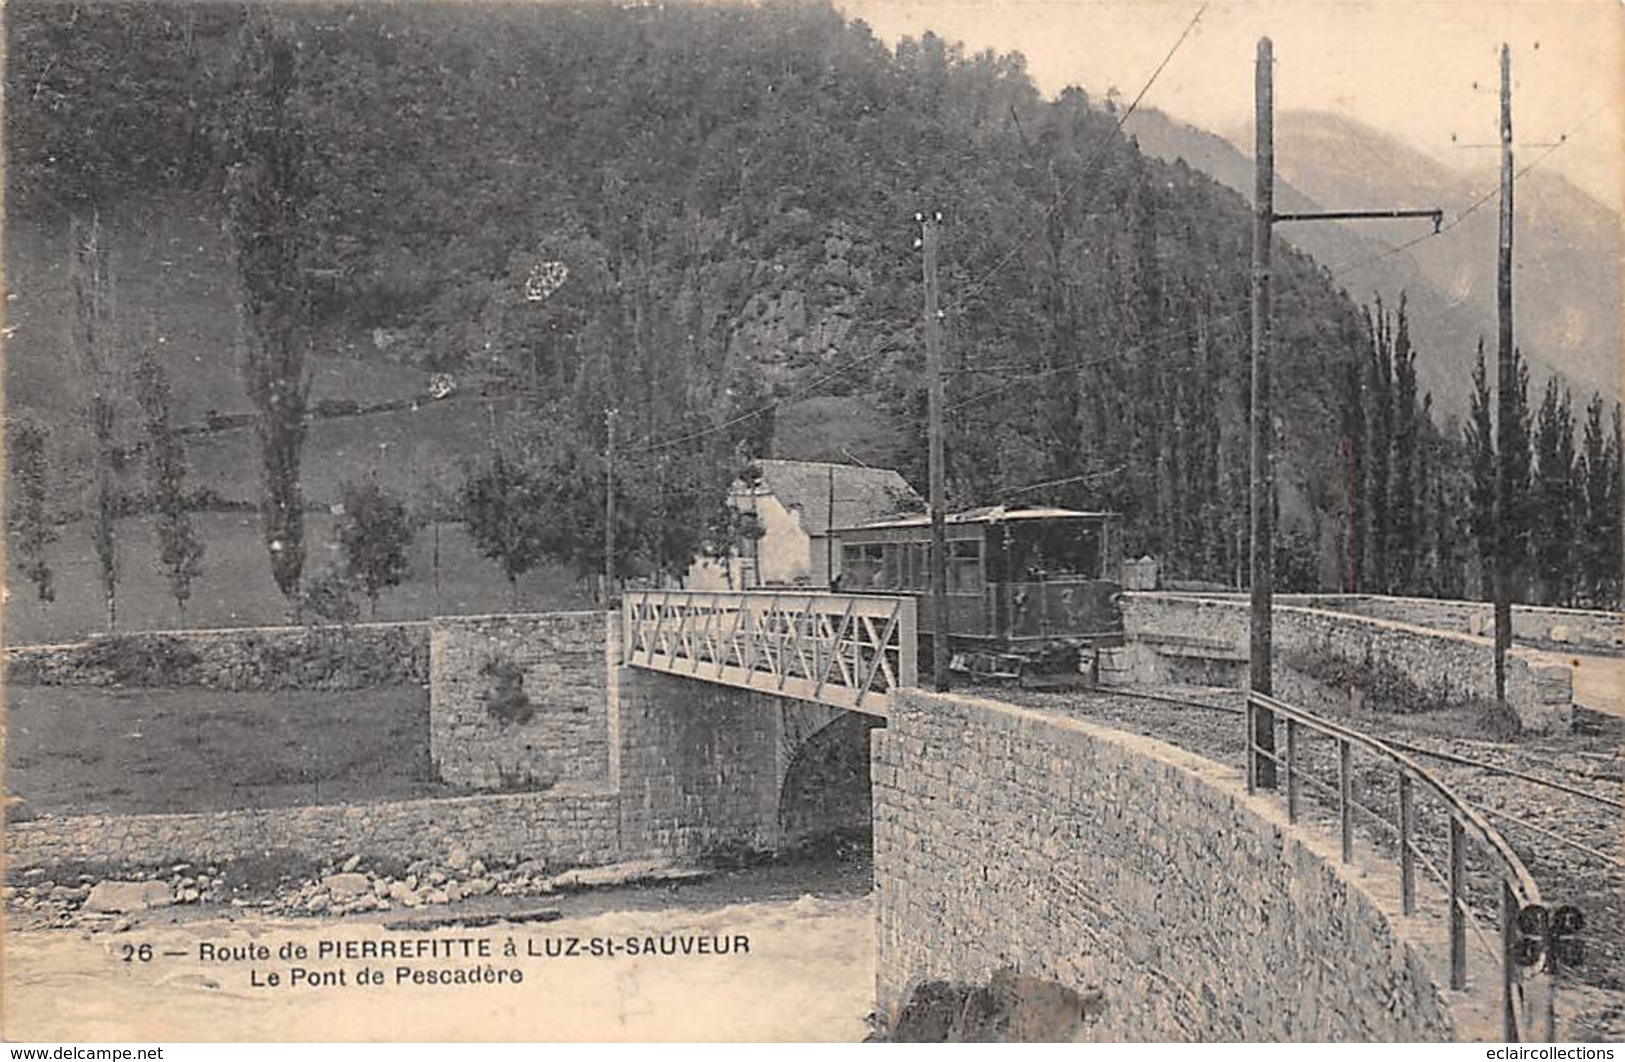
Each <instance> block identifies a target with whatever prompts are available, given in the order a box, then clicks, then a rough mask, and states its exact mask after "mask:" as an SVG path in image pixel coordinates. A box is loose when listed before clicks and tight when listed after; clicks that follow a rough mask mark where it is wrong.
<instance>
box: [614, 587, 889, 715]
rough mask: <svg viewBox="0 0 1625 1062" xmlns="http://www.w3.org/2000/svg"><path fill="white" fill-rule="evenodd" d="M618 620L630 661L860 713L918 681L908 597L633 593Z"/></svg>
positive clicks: (874, 710) (883, 707) (872, 711)
mask: <svg viewBox="0 0 1625 1062" xmlns="http://www.w3.org/2000/svg"><path fill="white" fill-rule="evenodd" d="M621 624H622V639H623V641H622V644H623V646H624V659H625V662H626V663H627V664H628V665H629V666H631V667H636V668H642V669H644V670H647V671H662V672H666V673H667V674H672V675H679V676H682V677H683V678H688V679H694V680H696V681H700V682H709V683H716V684H718V685H723V686H735V687H738V688H740V689H747V690H756V691H758V692H761V693H770V694H774V695H776V696H782V697H793V698H795V699H797V700H803V701H812V702H814V703H817V704H826V705H829V706H830V707H833V708H845V709H847V710H849V711H855V712H864V713H866V714H868V715H880V716H884V715H886V714H887V713H888V712H889V711H890V709H891V706H892V701H893V698H894V697H895V695H896V692H897V691H898V690H900V689H903V688H906V687H912V686H914V685H916V684H917V682H918V661H917V657H916V654H917V647H916V631H915V605H914V599H913V598H906V597H881V596H878V595H871V594H824V593H806V592H796V591H745V592H734V591H717V592H706V591H692V590H637V591H629V592H627V593H626V594H625V595H623V597H622V599H621Z"/></svg>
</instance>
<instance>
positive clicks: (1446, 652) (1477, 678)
mask: <svg viewBox="0 0 1625 1062" xmlns="http://www.w3.org/2000/svg"><path fill="white" fill-rule="evenodd" d="M1273 617H1274V630H1273V639H1274V651H1275V671H1274V676H1275V692H1276V695H1277V696H1279V697H1281V698H1282V699H1283V700H1286V701H1288V702H1292V703H1296V704H1299V705H1301V706H1302V707H1304V708H1306V709H1309V710H1310V711H1314V710H1315V709H1316V707H1317V705H1321V704H1324V702H1325V701H1326V699H1327V698H1328V697H1337V698H1341V699H1345V700H1346V699H1347V698H1349V697H1351V696H1352V697H1355V698H1362V699H1365V700H1367V701H1369V702H1371V703H1374V704H1376V705H1378V706H1380V707H1382V708H1383V709H1384V710H1388V711H1398V712H1415V711H1427V710H1430V709H1440V708H1460V707H1477V708H1487V707H1488V706H1490V705H1493V704H1494V703H1495V674H1494V666H1493V652H1494V647H1493V645H1492V643H1491V641H1490V639H1488V638H1483V637H1475V636H1472V635H1468V634H1457V633H1453V632H1451V631H1447V630H1438V629H1434V628H1429V627H1420V626H1416V625H1414V624H1410V623H1401V622H1396V621H1392V620H1385V619H1377V618H1373V617H1370V616H1361V615H1356V614H1353V613H1351V612H1334V611H1328V610H1324V609H1316V608H1305V607H1301V606H1297V605H1280V604H1278V605H1276V607H1275V609H1274V613H1273ZM1123 624H1124V634H1125V637H1126V640H1127V642H1128V645H1127V646H1126V647H1125V651H1124V653H1123V654H1122V655H1123V656H1124V657H1125V659H1126V661H1127V667H1126V668H1125V671H1124V672H1122V673H1123V674H1126V675H1128V676H1131V677H1132V679H1133V680H1134V681H1138V682H1169V681H1175V682H1190V681H1202V680H1208V681H1212V682H1214V684H1219V685H1231V686H1238V687H1239V686H1241V685H1243V684H1244V682H1245V677H1246V660H1247V649H1248V645H1247V643H1248V632H1249V629H1250V626H1251V614H1250V610H1249V607H1248V603H1247V601H1246V600H1245V599H1243V598H1239V597H1234V596H1231V597H1194V596H1186V595H1179V594H1158V593H1130V594H1125V595H1124V600H1123ZM1572 700H1573V681H1572V672H1571V671H1570V669H1569V667H1568V666H1567V665H1566V664H1564V663H1563V661H1562V660H1561V659H1560V658H1557V657H1554V656H1552V655H1550V654H1547V653H1542V652H1539V651H1537V650H1533V649H1526V648H1521V647H1515V648H1513V650H1512V651H1511V652H1510V653H1508V655H1507V702H1508V705H1509V706H1510V707H1511V709H1512V710H1513V712H1514V713H1515V714H1516V716H1517V720H1518V723H1519V725H1520V726H1522V727H1523V728H1524V729H1525V730H1527V731H1530V732H1546V731H1552V730H1560V729H1566V728H1567V727H1568V726H1569V725H1570V722H1571V719H1572V716H1573V705H1572Z"/></svg>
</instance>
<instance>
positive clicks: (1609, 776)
mask: <svg viewBox="0 0 1625 1062" xmlns="http://www.w3.org/2000/svg"><path fill="white" fill-rule="evenodd" d="M975 692H979V693H982V694H984V695H986V696H989V697H995V698H999V699H1003V700H1008V701H1015V702H1017V703H1023V704H1028V705H1031V706H1034V707H1044V708H1046V709H1049V710H1060V711H1064V712H1066V713H1068V714H1072V715H1076V716H1078V717H1080V718H1087V719H1090V720H1092V721H1095V722H1100V723H1103V724H1105V725H1109V726H1113V727H1116V728H1119V729H1124V730H1128V731H1131V732H1135V733H1140V734H1144V735H1145V736H1148V737H1154V738H1158V739H1160V740H1163V741H1167V742H1168V743H1169V744H1172V745H1176V746H1179V747H1181V748H1184V749H1186V750H1188V751H1190V752H1194V753H1196V754H1198V755H1201V756H1204V757H1207V758H1209V759H1213V760H1218V761H1220V762H1223V763H1228V764H1232V765H1235V766H1237V767H1240V766H1242V765H1243V763H1244V760H1243V751H1244V749H1245V744H1246V743H1245V736H1244V729H1243V727H1244V723H1243V711H1244V708H1243V705H1244V703H1245V700H1244V696H1243V694H1242V693H1241V692H1240V691H1238V690H1223V689H1211V688H1195V687H1184V688H1180V687H1160V688H1146V689H1140V688H1123V689H1112V690H1044V691H1039V690H1020V689H1011V688H1008V687H1003V688H998V687H982V688H980V689H978V690H977V691H975ZM1331 718H1334V719H1336V720H1337V721H1339V722H1342V723H1344V724H1346V725H1349V726H1352V727H1354V728H1356V729H1358V730H1361V731H1362V732H1364V733H1367V734H1370V735H1371V736H1373V737H1376V738H1378V739H1380V740H1382V741H1385V742H1387V743H1389V744H1390V745H1392V746H1394V747H1396V748H1398V749H1399V750H1401V751H1404V752H1406V753H1408V754H1410V755H1412V756H1414V757H1417V758H1419V759H1422V760H1423V762H1424V763H1425V765H1426V766H1427V767H1428V768H1429V770H1431V771H1433V772H1434V773H1435V775H1436V776H1437V777H1438V778H1439V779H1440V780H1441V781H1443V782H1444V783H1445V784H1446V785H1447V786H1449V787H1450V788H1451V789H1453V790H1454V791H1455V792H1456V793H1457V794H1459V795H1460V796H1461V797H1462V798H1463V799H1465V800H1466V801H1467V802H1468V803H1469V804H1471V805H1472V806H1473V807H1474V808H1475V809H1476V810H1478V811H1479V812H1481V813H1482V814H1483V815H1484V816H1485V818H1487V819H1488V820H1489V821H1490V822H1491V824H1492V825H1494V826H1495V827H1496V828H1497V829H1498V830H1500V831H1501V833H1502V834H1503V836H1505V837H1506V839H1507V840H1508V842H1509V843H1510V844H1511V845H1512V846H1513V848H1514V850H1515V851H1516V852H1517V853H1518V855H1519V857H1520V858H1521V859H1523V860H1524V862H1525V864H1526V865H1527V866H1528V867H1529V869H1530V872H1531V873H1532V874H1533V875H1534V877H1535V879H1536V881H1537V882H1538V883H1539V885H1540V888H1541V891H1542V893H1543V895H1545V896H1547V897H1548V898H1549V899H1550V900H1551V901H1552V902H1553V903H1570V904H1574V905H1575V906H1578V907H1579V908H1580V909H1581V910H1582V911H1583V912H1584V913H1585V916H1586V928H1585V931H1584V934H1583V937H1584V940H1585V943H1586V949H1587V956H1586V961H1585V963H1584V964H1583V965H1582V966H1581V967H1580V968H1579V969H1577V970H1574V971H1569V972H1567V973H1565V975H1564V980H1565V981H1569V982H1571V983H1574V984H1578V985H1583V986H1588V987H1589V988H1592V989H1596V990H1601V991H1602V992H1604V993H1607V994H1609V995H1610V996H1614V994H1617V993H1625V720H1619V719H1610V718H1607V717H1600V718H1599V719H1597V720H1589V721H1588V722H1589V724H1590V725H1588V726H1587V727H1586V728H1584V731H1585V732H1583V733H1576V734H1572V735H1564V736H1562V737H1559V738H1549V739H1543V740H1542V741H1540V742H1539V743H1538V744H1536V743H1529V744H1523V743H1496V742H1489V741H1483V740H1479V739H1475V738H1466V737H1452V736H1445V735H1441V734H1438V733H1435V732H1430V731H1429V730H1427V729H1426V728H1425V727H1423V726H1418V725H1417V724H1418V720H1416V719H1411V720H1407V719H1406V717H1402V716H1392V715H1383V716H1378V715H1374V714H1371V713H1363V712H1362V713H1359V714H1358V715H1355V714H1353V713H1340V714H1333V715H1331ZM1300 755H1301V756H1303V757H1304V759H1303V761H1302V762H1303V764H1304V768H1305V770H1306V772H1309V773H1310V774H1312V775H1314V776H1318V777H1321V778H1334V777H1335V772H1336V755H1335V751H1334V750H1333V749H1332V748H1330V747H1329V746H1323V747H1320V748H1317V747H1316V746H1315V745H1313V744H1309V745H1307V746H1306V747H1305V749H1304V751H1303V752H1301V753H1300ZM1394 790H1395V786H1394V782H1393V779H1392V777H1391V776H1390V775H1383V774H1382V773H1381V772H1379V771H1377V770H1376V769H1375V768H1374V767H1373V768H1371V769H1361V768H1358V767H1357V768H1356V776H1355V794H1356V795H1355V799H1356V801H1357V802H1358V803H1359V805H1361V807H1362V808H1363V809H1365V811H1366V812H1367V814H1365V815H1361V816H1357V818H1358V819H1359V820H1361V821H1360V822H1358V823H1357V825H1358V826H1359V827H1360V830H1361V843H1362V844H1364V845H1369V846H1370V848H1371V849H1373V850H1376V851H1378V852H1381V853H1383V854H1384V855H1385V856H1387V857H1389V858H1394V859H1397V844H1396V842H1395V840H1394V838H1393V836H1392V835H1391V834H1390V833H1389V832H1388V831H1387V829H1386V827H1379V826H1377V824H1376V816H1378V815H1380V816H1383V817H1386V818H1388V819H1390V820H1392V819H1393V818H1394V817H1395V816H1396V814H1397V802H1398V795H1397V792H1395V791H1394ZM1304 792H1305V793H1306V794H1308V793H1310V792H1311V787H1308V786H1306V787H1305V789H1304ZM1307 808H1308V819H1309V821H1310V822H1311V823H1314V822H1316V821H1317V820H1320V821H1322V822H1323V823H1324V824H1325V825H1327V826H1328V827H1329V828H1333V829H1335V818H1334V815H1333V813H1332V810H1331V807H1330V805H1329V804H1321V805H1318V806H1317V804H1316V802H1315V801H1314V800H1313V799H1310V800H1308V801H1307ZM1418 844H1419V846H1421V847H1422V848H1423V849H1424V853H1425V858H1426V859H1427V860H1429V861H1430V862H1431V863H1432V864H1433V866H1435V867H1439V866H1443V865H1445V864H1444V862H1443V859H1444V848H1443V839H1442V838H1420V839H1419V840H1418ZM1469 902H1470V904H1471V905H1472V906H1473V907H1474V908H1475V909H1477V910H1478V911H1479V913H1480V920H1481V921H1483V922H1484V923H1485V924H1486V925H1493V924H1494V920H1493V911H1494V904H1495V898H1494V897H1492V896H1489V895H1474V896H1470V897H1469ZM1593 1009H1596V1008H1593ZM1573 1032H1575V1033H1578V1034H1580V1035H1581V1036H1582V1037H1584V1038H1599V1039H1613V1038H1617V1037H1619V1036H1621V1035H1625V1004H1622V1003H1621V1002H1620V1001H1619V999H1618V997H1617V996H1615V998H1614V1001H1613V1002H1612V1003H1608V1004H1605V1005H1604V1006H1603V1007H1602V1010H1601V1012H1599V1013H1596V1014H1592V1015H1589V1016H1587V1017H1583V1018H1582V1019H1581V1023H1580V1025H1579V1026H1578V1027H1577V1028H1576V1029H1574V1030H1573Z"/></svg>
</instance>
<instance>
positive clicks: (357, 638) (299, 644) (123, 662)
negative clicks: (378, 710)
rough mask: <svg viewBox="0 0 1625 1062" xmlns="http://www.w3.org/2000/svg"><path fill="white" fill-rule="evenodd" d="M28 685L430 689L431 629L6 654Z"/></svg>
mask: <svg viewBox="0 0 1625 1062" xmlns="http://www.w3.org/2000/svg"><path fill="white" fill-rule="evenodd" d="M5 661H6V681H7V682H13V683H17V684H20V685H49V686H122V687H127V688H129V687H164V688H169V689H185V688H202V689H216V690H357V689H371V688H374V687H378V686H400V685H423V684H425V683H427V682H428V681H429V627H428V624H426V623H360V624H353V625H350V626H344V627H336V626H321V627H317V626H308V627H244V628H237V629H224V630H190V631H188V630H180V631H140V632H132V633H129V634H112V635H104V636H102V637H99V638H93V639H91V640H90V641H88V642H81V643H77V644H74V645H33V646H30V645H23V646H8V647H7V648H6V652H5Z"/></svg>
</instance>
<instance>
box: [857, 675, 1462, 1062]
mask: <svg viewBox="0 0 1625 1062" xmlns="http://www.w3.org/2000/svg"><path fill="white" fill-rule="evenodd" d="M873 741H874V759H873V768H872V771H873V782H874V808H875V839H874V843H875V865H874V875H875V882H876V890H877V892H876V896H877V904H876V912H877V919H876V920H877V936H878V954H877V958H876V994H877V995H876V998H877V1004H878V1009H879V1011H880V1013H881V1014H882V1015H888V1016H890V1017H892V1018H895V1016H896V1014H897V1011H898V1008H899V1007H900V1006H901V1004H903V1003H904V1002H905V1001H906V1000H907V999H908V997H909V995H910V993H911V992H912V990H913V989H914V988H915V987H917V986H918V985H920V984H921V983H923V982H926V981H932V980H944V981H950V982H955V983H960V984H972V983H976V984H980V983H985V982H987V981H988V979H989V978H990V976H991V975H992V974H993V973H994V972H995V971H996V970H1000V969H1005V968H1011V967H1013V968H1014V969H1015V970H1016V971H1017V972H1018V973H1020V974H1023V975H1027V976H1030V977H1035V978H1039V979H1042V980H1045V981H1051V982H1055V983H1058V984H1060V985H1062V986H1064V987H1066V988H1069V989H1073V990H1075V991H1077V992H1079V993H1080V994H1082V995H1084V996H1086V997H1093V996H1094V995H1095V993H1098V994H1099V995H1098V1005H1099V1016H1098V1019H1096V1020H1094V1021H1093V1022H1092V1023H1090V1024H1088V1025H1086V1027H1085V1029H1084V1035H1085V1036H1087V1037H1089V1038H1092V1039H1096V1040H1101V1041H1107V1040H1119V1039H1122V1040H1177V1041H1215V1040H1257V1041H1324V1040H1355V1041H1365V1040H1405V1041H1437V1040H1449V1039H1452V1038H1453V1037H1455V1036H1457V1035H1472V1030H1463V1029H1461V1028H1459V1027H1458V1023H1457V1021H1456V1019H1455V1018H1454V1017H1453V1015H1452V1013H1451V1011H1450V1010H1449V1009H1448V1007H1447V1005H1446V1003H1445V1001H1444V996H1443V993H1442V992H1441V990H1440V987H1439V985H1438V983H1437V982H1436V980H1435V977H1434V974H1433V971H1432V968H1431V967H1430V966H1429V965H1428V964H1427V963H1425V962H1424V961H1423V959H1422V957H1421V955H1420V953H1419V951H1418V950H1417V948H1416V947H1415V946H1414V945H1413V944H1412V943H1411V941H1410V938H1409V937H1408V936H1406V937H1402V936H1401V935H1400V929H1398V928H1396V926H1397V925H1398V923H1397V922H1396V921H1395V920H1394V919H1393V918H1392V917H1391V916H1390V914H1389V913H1388V912H1385V911H1384V910H1383V909H1382V908H1381V907H1380V906H1379V904H1378V902H1377V901H1376V900H1375V899H1373V898H1372V895H1370V894H1368V893H1367V892H1366V891H1364V890H1363V889H1362V887H1361V886H1360V885H1359V884H1358V883H1357V881H1356V875H1355V873H1354V872H1352V871H1350V870H1349V869H1348V868H1344V867H1341V866H1339V865H1338V864H1337V863H1336V862H1335V859H1333V858H1328V853H1327V852H1326V851H1325V850H1323V849H1316V848H1312V847H1311V846H1310V845H1309V844H1307V843H1306V842H1304V841H1303V840H1300V839H1298V838H1297V837H1295V836H1294V834H1293V832H1292V831H1290V830H1289V829H1287V828H1286V827H1285V824H1284V823H1283V822H1282V821H1281V819H1282V818H1284V816H1272V815H1271V813H1270V809H1269V808H1268V807H1267V806H1265V805H1263V804H1262V801H1261V800H1259V801H1255V800H1253V799H1252V798H1249V797H1248V796H1247V795H1246V792H1245V789H1244V787H1243V786H1242V785H1241V783H1240V781H1239V779H1238V778H1237V777H1236V776H1235V772H1234V771H1233V770H1231V769H1229V768H1225V767H1221V766H1219V765H1217V764H1214V763H1212V762H1210V761H1207V760H1203V759H1201V758H1199V757H1196V756H1193V755H1190V754H1188V753H1185V752H1183V751H1181V750H1179V749H1175V748H1173V747H1171V746H1168V745H1164V744H1162V743H1161V742H1157V741H1153V740H1151V739H1148V738H1142V737H1138V736H1135V735H1129V734H1124V733H1121V732H1118V731H1112V730H1107V729H1104V728H1100V727H1095V726H1092V725H1090V724H1087V723H1083V722H1081V721H1079V720H1076V719H1071V718H1064V717H1060V716H1055V715H1049V714H1045V713H1042V712H1039V711H1035V710H1030V709H1023V708H1017V707H1014V706H1011V705H1005V704H999V703H995V702H990V701H983V700H977V699H973V698H968V697H958V696H952V695H944V694H928V693H922V692H917V691H909V692H906V693H904V695H903V696H902V698H901V703H900V705H899V706H898V708H897V709H896V710H894V712H893V713H892V715H891V718H890V721H889V724H888V727H887V729H885V730H879V731H876V732H875V733H874V735H873ZM1365 873H1372V871H1369V870H1368V871H1366V872H1365ZM1405 932H1406V933H1407V934H1408V933H1409V932H1410V930H1409V928H1406V929H1405ZM1489 980H1493V978H1490V979H1489ZM1491 1035H1494V1034H1493V1033H1491Z"/></svg>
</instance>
